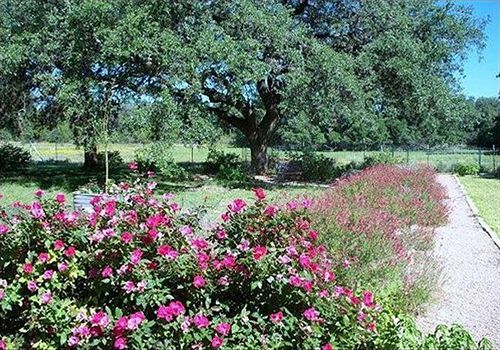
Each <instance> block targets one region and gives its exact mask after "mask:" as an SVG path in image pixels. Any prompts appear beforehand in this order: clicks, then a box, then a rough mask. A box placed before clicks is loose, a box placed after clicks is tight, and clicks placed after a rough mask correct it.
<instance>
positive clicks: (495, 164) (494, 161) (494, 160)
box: [492, 145, 497, 172]
mask: <svg viewBox="0 0 500 350" xmlns="http://www.w3.org/2000/svg"><path fill="white" fill-rule="evenodd" d="M492 148H493V172H495V171H496V170H497V163H496V159H495V145H493V146H492Z"/></svg>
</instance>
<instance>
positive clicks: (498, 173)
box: [495, 166, 500, 179]
mask: <svg viewBox="0 0 500 350" xmlns="http://www.w3.org/2000/svg"><path fill="white" fill-rule="evenodd" d="M495 177H496V178H497V179H500V166H499V167H498V168H497V169H496V170H495Z"/></svg>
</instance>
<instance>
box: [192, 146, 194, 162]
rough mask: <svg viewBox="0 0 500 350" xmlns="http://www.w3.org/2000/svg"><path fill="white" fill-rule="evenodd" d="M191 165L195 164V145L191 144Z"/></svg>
mask: <svg viewBox="0 0 500 350" xmlns="http://www.w3.org/2000/svg"><path fill="white" fill-rule="evenodd" d="M191 164H194V145H193V144H191Z"/></svg>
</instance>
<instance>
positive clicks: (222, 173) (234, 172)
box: [205, 148, 247, 182]
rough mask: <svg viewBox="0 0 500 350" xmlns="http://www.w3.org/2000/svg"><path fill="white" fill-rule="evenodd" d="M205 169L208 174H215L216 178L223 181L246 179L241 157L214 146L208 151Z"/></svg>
mask: <svg viewBox="0 0 500 350" xmlns="http://www.w3.org/2000/svg"><path fill="white" fill-rule="evenodd" d="M205 171H206V172H207V173H209V174H215V175H216V177H217V179H219V180H223V181H238V182H242V181H245V180H246V179H247V176H246V174H245V171H244V169H243V165H242V161H241V157H240V156H239V155H238V154H236V153H231V152H227V153H226V152H224V151H218V150H217V149H214V148H212V149H210V150H209V151H208V156H207V161H206V162H205Z"/></svg>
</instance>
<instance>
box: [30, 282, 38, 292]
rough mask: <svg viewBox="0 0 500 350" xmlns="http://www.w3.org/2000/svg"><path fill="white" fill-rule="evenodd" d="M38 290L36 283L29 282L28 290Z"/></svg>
mask: <svg viewBox="0 0 500 350" xmlns="http://www.w3.org/2000/svg"><path fill="white" fill-rule="evenodd" d="M37 289H38V286H37V285H36V282H35V281H28V290H29V291H30V292H32V293H33V292H35V291H36V290H37Z"/></svg>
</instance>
